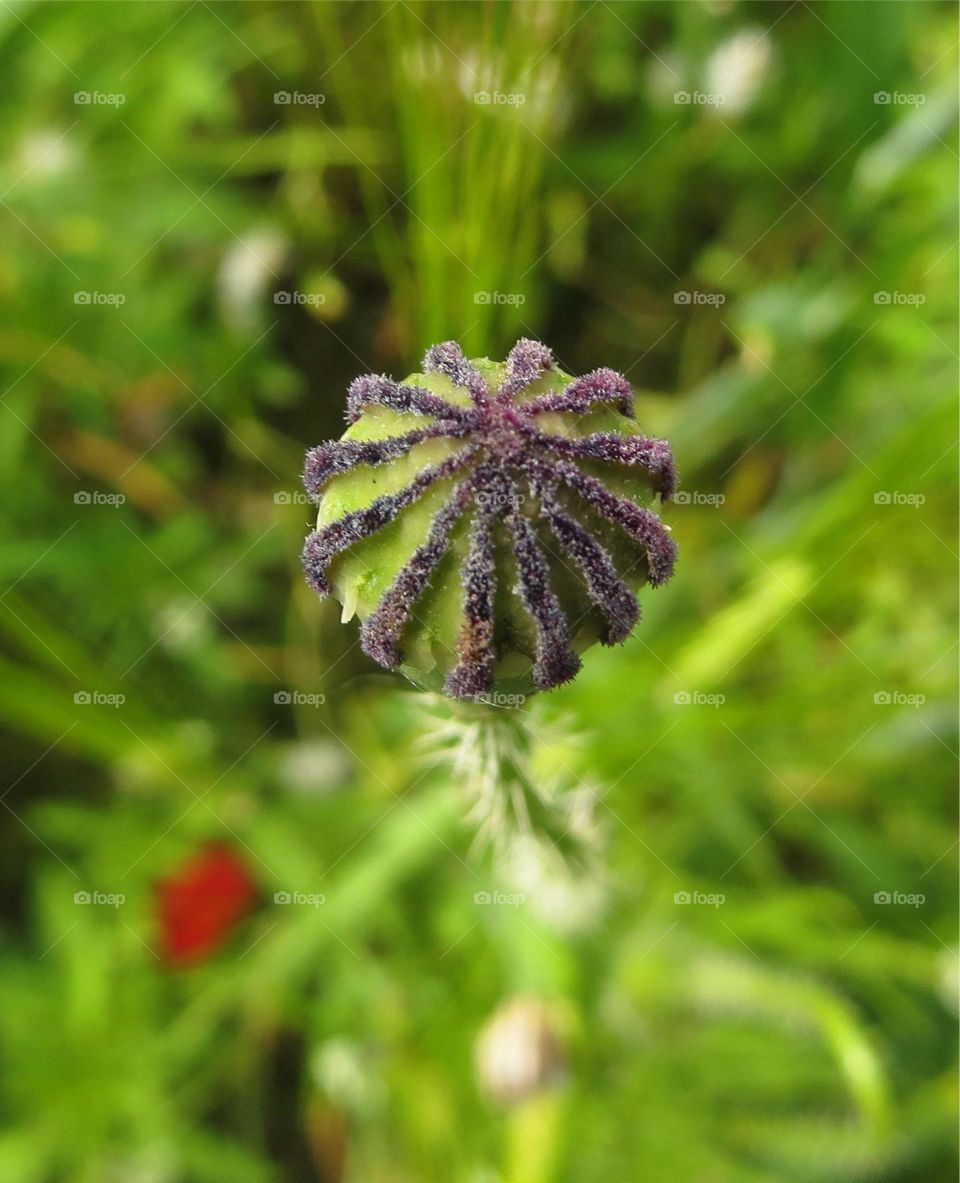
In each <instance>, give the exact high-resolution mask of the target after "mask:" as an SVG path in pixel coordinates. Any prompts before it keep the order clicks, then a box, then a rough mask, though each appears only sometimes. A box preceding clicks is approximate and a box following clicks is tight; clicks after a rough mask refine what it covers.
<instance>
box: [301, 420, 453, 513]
mask: <svg viewBox="0 0 960 1183" xmlns="http://www.w3.org/2000/svg"><path fill="white" fill-rule="evenodd" d="M469 431H470V426H469V424H467V423H463V422H460V423H435V424H432V425H431V426H430V427H421V428H418V429H417V430H416V431H410V432H407V434H406V435H395V436H388V437H386V438H385V439H382V440H334V441H333V442H331V443H329V444H320V445H319V446H318V447H316V448H311V450H310V451H309V452H308V453H307V460H306V464H305V466H304V470H303V484H304V488H305V489H306V490H307V492H308V493H309V494H310V496H311V497H317V496H318V495H319V493H320V489H321V488H322V486H323V485H324V484H325V483H326V482H327V481H328V480H329V479H330V477H332V476H334V475H335V474H336V473H338V472H347V471H348V470H349V469H351V468H354V467H355V466H356V465H358V464H370V465H378V464H386V463H388V462H389V461H390V460H395V459H396V458H397V457H398V456H404V455H406V453H407V452H409V451H410V449H411V448H413V447H416V445H417V444H422V443H424V442H425V441H426V440H431V439H438V438H443V439H459V438H462V437H463V436H465V435H467V434H468V433H469Z"/></svg>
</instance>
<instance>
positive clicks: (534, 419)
mask: <svg viewBox="0 0 960 1183" xmlns="http://www.w3.org/2000/svg"><path fill="white" fill-rule="evenodd" d="M633 415H634V408H633V393H632V390H631V388H630V385H629V383H628V382H627V381H626V379H625V378H624V377H623V376H622V375H621V374H618V373H616V372H615V371H613V370H609V369H597V370H594V371H592V372H591V373H589V374H586V375H584V376H583V377H581V378H572V377H571V376H570V375H568V374H565V373H564V372H563V371H562V370H560V369H559V368H558V367H557V364H556V361H555V360H554V357H553V354H552V353H551V351H550V350H549V349H548V348H547V347H546V346H545V345H542V344H541V343H540V342H538V341H533V340H530V339H527V338H524V339H523V340H520V341H518V342H517V344H516V345H515V346H514V347H513V349H512V350H511V351H510V353H509V355H508V357H507V360H506V362H505V363H494V362H490V361H488V360H487V359H477V360H474V361H470V360H468V359H467V358H466V357H465V356H464V354H463V352H462V350H461V349H460V347H459V345H457V343H456V342H454V341H446V342H443V343H442V344H439V345H435V346H433V347H432V348H431V349H430V350H428V352H427V354H426V357H425V359H424V372H423V373H422V374H417V375H413V376H412V377H411V378H410V379H408V380H406V381H404V382H395V381H394V380H392V379H391V378H388V377H386V376H384V375H376V374H371V375H366V376H363V377H360V378H357V379H355V381H354V382H353V383H351V386H350V390H349V394H348V400H347V421H348V423H349V424H350V426H349V427H348V429H347V432H346V434H345V436H344V437H343V438H342V439H341V440H338V441H333V442H329V443H324V444H321V445H319V446H318V447H316V448H313V449H311V451H310V452H308V453H307V459H306V464H305V468H304V485H305V487H306V489H307V491H308V493H309V494H310V496H311V497H312V498H314V499H315V500H316V501H317V502H318V504H319V515H318V521H317V528H316V529H315V530H314V531H313V532H312V533H311V534H310V535H309V537H308V538H307V541H306V545H305V547H304V552H303V564H304V570H305V572H306V575H307V580H308V582H309V583H310V585H311V586H312V587H313V588H314V589H315V590H316V591H317V592H318V593H319V594H320V595H322V596H326V595H329V594H331V593H332V594H335V595H336V596H337V598H338V599H340V600H341V602H342V603H343V604H344V605H345V618H346V617H347V616H349V615H352V614H353V613H354V612H356V613H357V614H358V615H359V616H360V618H361V620H362V621H363V627H362V632H361V640H362V644H363V649H364V651H365V652H366V653H367V654H368V655H369V656H370V657H372V658H373V659H374V660H375V661H376V662H378V663H379V664H380V665H382V666H384V667H385V668H388V669H396V668H401V669H402V670H403V671H404V673H406V674H407V675H408V676H409V677H411V679H412V680H414V681H415V682H417V683H418V684H420V685H423V686H425V687H426V688H429V689H434V690H441V691H443V692H444V693H446V694H448V695H449V696H451V697H453V698H458V699H479V700H483V699H484V698H485V697H486V696H489V695H490V694H491V693H496V692H498V690H501V689H509V690H514V691H519V692H522V693H527V692H530V691H532V690H547V689H551V688H552V687H555V686H559V685H561V684H562V683H564V682H567V681H569V680H570V679H571V678H573V677H574V676H575V675H576V674H577V672H578V670H579V669H580V665H581V660H580V654H581V653H582V651H583V650H584V649H585V648H587V646H588V645H590V644H592V643H593V642H594V641H599V642H600V643H602V644H605V645H613V644H618V643H620V642H622V641H624V640H626V638H627V637H628V636H629V634H630V632H631V630H632V628H633V627H634V625H635V624H636V622H637V620H638V619H639V616H640V611H639V606H638V603H637V599H636V591H637V589H638V588H639V587H640V586H642V585H643V584H644V583H650V584H651V585H653V586H657V585H659V584H662V583H664V582H665V581H666V580H667V579H668V578H669V577H670V574H671V573H672V570H673V565H674V562H675V559H676V546H675V544H674V542H673V540H672V539H671V537H670V534H669V532H668V530H667V528H666V527H665V526H664V525H663V523H662V522H661V521H660V518H659V517H658V515H657V513H656V512H655V511H654V509H653V508H651V504H656V503H657V502H658V501H661V502H662V501H667V500H669V499H670V497H671V496H672V495H673V494H674V492H675V491H676V488H677V475H676V469H675V466H674V461H673V454H672V452H671V449H670V446H669V444H667V443H666V442H665V441H664V440H658V439H650V438H648V437H647V436H644V435H642V434H641V433H640V431H639V429H638V428H637V426H636V423H635V420H634V418H633ZM640 502H646V504H641V503H640ZM457 572H458V573H459V575H457V574H456V573H457Z"/></svg>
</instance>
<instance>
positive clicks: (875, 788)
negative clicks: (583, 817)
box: [0, 0, 957, 1183]
mask: <svg viewBox="0 0 960 1183" xmlns="http://www.w3.org/2000/svg"><path fill="white" fill-rule="evenodd" d="M0 36H2V41H3V53H4V65H5V83H6V85H5V86H4V88H3V93H2V98H0V105H2V116H3V117H2V133H0V135H2V141H3V184H2V193H0V222H2V224H3V229H4V233H3V239H2V246H0V291H2V294H3V299H4V304H5V307H6V312H5V316H4V319H3V326H2V327H0V369H2V389H3V395H2V406H0V424H2V432H0V461H2V462H0V482H2V484H3V501H4V524H5V537H4V543H3V547H2V549H0V562H2V571H0V586H2V589H3V591H2V595H0V609H2V611H0V721H2V725H3V729H4V739H3V751H4V754H5V765H6V768H5V773H4V782H3V786H2V797H0V801H2V805H3V807H4V808H3V810H2V812H0V816H2V818H3V825H2V828H0V883H2V889H3V890H2V904H0V907H2V929H0V1114H2V1119H3V1120H2V1132H0V1178H2V1180H3V1181H4V1183H48V1181H49V1183H52V1181H57V1183H59V1181H67V1183H114V1181H117V1183H181V1181H182V1183H187V1181H189V1183H208V1181H209V1183H220V1181H224V1183H248V1181H249V1183H260V1181H271V1183H273V1181H276V1183H308V1181H320V1183H331V1181H337V1180H341V1179H343V1180H347V1181H359V1180H362V1181H363V1183H424V1181H427V1180H437V1181H442V1183H593V1181H601V1180H602V1181H607V1180H631V1181H634V1180H636V1181H638V1183H642V1181H646V1180H650V1181H654V1180H656V1181H659V1180H662V1179H677V1180H683V1181H685V1183H686V1181H689V1183H783V1181H784V1180H796V1181H798V1183H814V1181H824V1180H852V1179H863V1180H875V1179H876V1180H879V1179H881V1178H882V1179H884V1180H886V1181H888V1183H890V1181H894V1180H896V1181H904V1183H905V1181H911V1183H913V1181H916V1183H920V1181H921V1180H922V1181H924V1183H928V1181H932V1180H947V1179H952V1178H955V1176H956V1165H955V1109H956V1087H955V1086H956V1078H955V1075H954V1054H953V1051H954V1046H955V1033H954V1022H955V1017H956V1004H957V981H956V965H955V944H956V895H957V893H956V879H955V867H956V863H955V847H956V840H955V833H956V830H955V814H954V784H955V773H956V759H955V754H954V749H955V744H956V738H955V734H954V722H955V701H956V699H955V680H954V670H955V665H956V651H955V650H956V618H955V612H954V608H955V602H954V584H955V578H954V576H955V570H956V554H955V551H954V547H955V545H956V542H955V539H956V502H955V481H954V473H955V470H956V460H957V454H956V441H957V431H956V411H955V375H956V353H955V351H954V345H955V323H956V301H955V297H956V289H957V256H956V252H955V249H954V247H955V226H956V196H957V188H956V151H955V149H956V130H955V122H956V94H955V81H954V79H955V73H956V65H957V62H956V57H957V53H956V42H957V22H956V12H955V9H954V7H953V6H952V5H949V4H946V3H943V4H941V3H932V2H926V0H921V2H909V0H902V2H901V0H892V2H889V3H856V2H849V3H846V2H837V3H823V2H820V0H810V2H804V0H800V2H797V3H788V2H782V3H781V2H776V3H774V2H757V3H742V2H741V3H736V2H734V0H712V2H710V0H704V2H699V0H688V2H684V3H659V2H651V3H612V2H611V3H605V2H600V3H579V2H577V3H551V2H546V0H545V2H531V3H502V2H501V3H493V2H483V3H447V4H442V3H422V2H420V0H396V2H389V0H388V2H386V3H383V4H381V3H352V2H347V0H343V2H338V3H315V4H312V3H285V2H273V0H267V2H263V3H244V4H241V3H205V2H204V0H200V2H198V3H187V2H181V0H174V2H170V3H167V2H159V3H143V2H120V3H51V4H47V3H41V4H21V3H17V2H9V3H6V4H4V6H3V8H2V10H0ZM284 96H286V97H284ZM484 96H486V101H485V100H484ZM518 96H519V97H518ZM520 297H522V299H520ZM519 335H533V336H538V337H540V338H541V339H543V340H545V341H547V342H548V343H549V344H550V345H551V346H552V347H553V348H554V350H555V352H556V354H557V356H558V358H559V360H560V362H561V364H562V365H563V367H564V368H565V369H567V370H568V371H570V372H573V373H580V372H583V371H586V370H588V369H592V368H594V367H595V366H597V365H608V366H613V367H615V368H618V369H620V370H622V371H624V372H625V373H626V374H627V376H628V377H629V378H630V380H631V381H632V382H633V383H634V385H635V386H636V388H637V392H638V416H639V418H640V421H641V423H643V425H644V426H645V427H646V429H647V430H648V431H649V432H650V433H651V434H659V435H664V436H666V437H667V438H669V439H670V440H671V442H672V443H673V445H674V449H675V452H676V455H677V459H678V464H679V467H680V472H681V477H682V480H683V490H684V496H683V497H681V499H680V502H679V504H677V505H676V506H674V507H673V508H672V509H670V510H669V511H668V514H667V520H668V521H669V522H670V523H671V525H672V527H673V530H674V534H675V537H676V538H677V540H678V543H679V546H680V551H681V563H680V566H679V568H678V573H677V575H676V576H675V578H674V580H673V582H672V583H671V584H670V585H669V586H668V587H667V588H665V589H662V590H660V591H658V592H657V593H655V594H652V595H650V594H648V595H646V596H645V597H644V616H645V619H644V621H643V622H642V623H641V625H640V627H639V628H638V630H637V632H636V634H635V636H634V637H633V639H632V640H631V641H630V642H628V643H627V644H626V645H625V646H623V647H622V648H618V649H613V650H603V651H598V652H593V653H591V654H590V655H589V657H588V660H587V662H586V666H585V670H584V672H583V674H582V675H581V677H580V678H579V679H578V680H577V681H576V682H575V683H573V684H572V685H570V686H568V687H566V688H564V689H563V690H561V691H558V692H556V693H554V694H551V695H549V696H548V697H546V698H545V699H544V700H543V701H542V702H540V703H537V704H527V706H526V707H525V708H524V710H525V712H527V711H528V712H529V713H528V714H527V713H524V714H523V715H522V716H521V719H522V721H523V726H524V727H527V728H529V731H530V734H531V735H532V737H533V741H534V743H535V745H536V758H537V760H539V761H540V762H541V766H542V767H543V768H544V769H547V770H549V769H551V768H553V769H557V768H562V769H564V770H565V774H566V775H571V776H573V777H574V778H575V779H587V780H589V781H590V782H591V783H593V784H595V785H597V786H599V792H600V795H601V800H600V803H599V805H598V810H599V815H600V819H601V820H602V822H603V823H604V825H603V829H604V843H605V845H604V850H603V854H602V858H601V861H600V865H602V866H603V867H605V868H606V870H605V872H604V873H603V874H600V873H599V872H597V874H596V877H595V881H594V882H592V883H589V884H586V883H585V884H581V886H580V888H578V893H580V894H578V898H577V899H576V900H575V901H572V900H570V899H567V900H566V901H564V900H563V899H561V902H560V905H559V906H553V907H548V906H546V904H547V903H548V902H549V901H548V900H547V899H546V895H547V892H546V888H545V887H544V890H543V893H541V895H542V898H541V895H538V888H537V884H536V883H534V884H533V886H532V887H531V886H530V885H525V886H524V889H523V891H522V893H519V892H518V889H517V885H516V884H513V883H510V882H507V881H504V880H503V879H502V877H501V878H498V876H497V872H496V871H495V870H494V869H493V867H492V865H491V863H490V862H489V859H488V856H486V855H483V854H482V853H477V852H471V850H470V847H471V832H470V829H469V827H468V826H465V825H464V823H463V813H464V806H463V801H462V799H461V797H460V796H459V786H458V784H457V782H456V777H455V776H453V775H451V772H450V769H449V766H447V765H445V764H443V763H440V764H439V765H438V764H435V763H433V762H431V761H424V759H423V758H422V756H420V755H418V747H417V741H418V736H420V735H421V734H422V733H423V730H424V728H425V726H426V719H427V713H428V709H427V706H426V705H425V704H424V702H423V701H422V700H421V698H420V697H419V696H417V695H416V694H413V693H411V692H409V691H408V690H407V689H405V688H404V687H403V686H402V685H400V683H399V682H396V681H394V680H392V679H390V678H386V677H384V676H382V675H379V674H375V673H374V667H372V665H371V663H370V662H369V661H368V660H367V659H366V658H364V657H363V656H362V654H361V653H360V650H359V647H358V646H357V644H356V633H355V627H354V626H352V625H351V626H347V627H341V626H340V625H339V624H338V620H337V608H336V606H335V605H329V604H327V605H320V604H318V602H317V601H316V599H315V597H314V596H313V595H312V593H311V592H310V591H309V590H308V589H307V588H306V587H305V586H304V585H303V584H302V580H301V576H300V571H299V564H298V553H299V548H300V545H301V542H302V538H303V535H304V534H305V533H306V531H307V529H308V526H309V506H307V505H306V504H305V502H304V499H303V498H302V496H301V495H300V493H299V483H298V474H299V469H300V465H301V460H302V454H303V451H304V448H305V447H306V446H308V445H312V444H314V443H316V442H318V441H319V440H321V439H323V438H327V437H330V436H333V435H337V434H339V432H340V430H341V424H342V410H343V402H344V393H345V390H346V386H347V383H348V382H349V380H350V379H351V378H352V377H354V376H355V375H356V374H358V373H362V372H367V371H371V370H373V371H382V370H386V371H388V372H391V373H393V374H395V375H396V376H397V377H400V376H402V375H404V374H406V373H408V372H409V371H411V370H414V369H416V368H417V366H418V364H419V357H420V355H421V353H422V350H423V348H424V347H425V346H426V345H428V344H430V343H431V342H432V341H435V340H439V339H444V338H449V337H455V338H457V339H459V340H460V341H461V342H462V343H463V344H464V346H465V348H467V350H468V352H470V353H472V354H474V355H483V354H486V355H489V356H491V357H502V356H503V355H504V354H505V352H506V350H507V349H508V348H509V347H510V345H511V344H512V343H513V341H514V340H515V339H516V337H517V336H519ZM311 695H312V696H314V697H313V699H311V698H310V697H309V696H311ZM111 696H112V697H111ZM118 696H119V697H118ZM278 696H279V697H278ZM285 697H286V701H285ZM121 699H122V701H121ZM321 699H322V701H321ZM685 700H686V701H685ZM429 709H430V711H440V710H442V708H439V707H436V706H431V707H430V708H429ZM546 774H547V773H546V772H545V773H544V775H546ZM211 841H216V842H218V843H221V844H226V845H227V846H228V847H229V848H230V849H231V850H232V851H233V852H234V853H235V855H236V856H237V857H238V858H239V859H242V860H243V861H244V863H245V864H246V866H247V868H248V872H249V875H250V876H251V877H252V879H253V880H255V882H256V890H257V895H258V900H257V905H256V907H255V908H254V909H252V911H250V912H249V913H248V914H246V915H245V916H244V917H243V918H242V919H240V920H238V921H237V923H236V924H235V925H232V926H229V931H225V932H224V940H223V944H222V947H220V948H217V949H213V950H211V952H210V954H209V956H207V957H205V958H203V959H202V960H201V961H200V963H198V964H197V965H195V966H193V967H192V968H188V969H178V968H176V967H175V966H174V965H171V964H170V960H169V958H168V957H166V956H165V955H164V951H163V945H162V939H163V933H162V931H161V927H160V925H161V918H160V916H159V914H158V904H157V891H158V887H157V884H158V882H160V881H161V880H164V878H165V877H169V876H171V875H175V874H176V873H177V868H179V867H182V866H183V864H184V860H188V859H190V858H194V857H196V855H197V852H198V851H202V850H203V849H204V848H205V844H207V843H209V842H211ZM83 892H86V893H88V895H89V896H90V897H91V898H92V900H93V902H90V903H86V904H84V903H77V902H75V900H76V899H77V898H80V899H82V898H84V897H83V896H82V895H81V896H80V897H77V893H83ZM483 892H487V893H495V892H501V893H504V894H505V895H508V896H509V895H517V894H524V895H525V897H526V898H525V901H524V902H523V903H522V904H519V905H517V904H516V902H514V905H513V906H511V905H509V904H501V905H499V906H498V905H497V904H496V903H490V904H483V903H482V902H477V893H483ZM93 893H100V894H99V895H94V894H93ZM275 893H288V894H289V895H293V894H294V893H304V895H306V894H313V895H320V894H322V895H323V896H324V903H323V904H322V905H320V904H318V905H316V906H310V905H308V904H301V905H297V904H296V903H291V904H287V905H284V904H282V903H277V902H275V898H276V897H275ZM118 895H120V896H122V897H123V902H122V903H119V904H116V901H115V906H112V905H111V904H108V903H103V902H102V903H97V902H96V901H97V900H103V899H104V898H105V897H106V896H113V897H116V896H118ZM283 898H284V897H283V896H282V895H281V896H280V899H283ZM479 898H480V899H483V898H484V897H483V896H482V895H481V896H480V897H479ZM496 898H502V897H499V896H496V897H494V899H496ZM551 898H552V897H551ZM685 901H689V902H685ZM554 902H555V901H554ZM574 904H576V905H577V906H576V907H575V906H574ZM517 998H521V999H527V1000H528V1002H527V1003H521V1004H520V1006H521V1010H520V1012H519V1013H520V1014H521V1020H520V1021H519V1023H518V1025H517V1024H515V1026H514V1027H512V1028H510V1029H509V1032H508V1036H507V1043H508V1045H510V1046H512V1047H514V1050H516V1045H522V1044H523V1040H524V1039H525V1038H527V1037H528V1033H526V1032H527V1027H529V1028H530V1030H531V1031H533V1033H534V1035H535V1036H536V1038H535V1039H534V1045H533V1051H532V1052H531V1056H532V1061H533V1063H534V1068H535V1069H538V1070H539V1067H540V1061H550V1063H548V1064H545V1066H544V1072H542V1073H540V1075H545V1074H546V1071H545V1069H546V1068H547V1067H550V1066H551V1065H552V1066H553V1067H554V1068H560V1067H561V1066H563V1065H565V1071H563V1072H562V1073H560V1075H562V1077H563V1079H562V1080H561V1081H560V1082H559V1083H553V1084H550V1085H549V1086H547V1087H544V1088H543V1089H542V1090H538V1089H536V1088H534V1087H533V1084H535V1083H536V1081H535V1080H534V1081H532V1083H531V1088H530V1089H529V1090H527V1091H529V1092H530V1095H529V1096H528V1097H526V1098H525V1099H522V1100H515V1102H514V1103H513V1104H510V1105H506V1106H503V1105H498V1104H497V1103H496V1101H495V1100H491V1099H489V1097H488V1096H487V1095H486V1093H488V1092H489V1091H490V1090H491V1089H493V1091H494V1092H496V1091H497V1089H496V1082H495V1081H493V1082H491V1080H490V1079H489V1078H490V1075H491V1072H493V1069H492V1068H491V1066H490V1064H489V1063H486V1062H485V1061H484V1060H483V1057H482V1056H481V1062H480V1064H479V1066H476V1065H475V1046H476V1043H477V1039H478V1036H479V1035H480V1032H481V1031H482V1029H483V1028H484V1027H485V1025H486V1024H487V1023H488V1022H489V1020H490V1018H491V1016H492V1015H494V1014H495V1013H496V1012H497V1010H498V1008H500V1007H502V1006H503V1005H504V1004H506V1003H508V1002H509V1000H511V999H517ZM532 1000H537V1001H536V1002H534V1001H532ZM524 1005H526V1006H527V1011H523V1006H524ZM538 1007H539V1008H540V1009H539V1010H538V1009H537V1008H538ZM524 1014H527V1016H528V1018H529V1016H530V1015H539V1018H538V1019H537V1020H536V1021H535V1022H534V1021H532V1020H531V1021H530V1022H528V1023H527V1027H524V1022H525V1020H523V1018H522V1016H523V1015H524ZM538 1024H539V1026H538ZM544 1027H545V1028H546V1031H547V1034H546V1035H545V1034H544V1032H543V1030H541V1028H544ZM538 1031H539V1035H538V1034H537V1032H538ZM538 1040H539V1042H537V1041H538ZM538 1049H539V1050H538ZM509 1050H510V1047H509V1046H508V1048H507V1051H509ZM521 1050H522V1048H521ZM547 1053H549V1054H547ZM538 1057H539V1059H538ZM494 1075H495V1073H494ZM533 1075H534V1077H537V1076H538V1072H537V1071H535V1072H534V1073H533ZM554 1075H556V1073H554ZM485 1089H486V1092H485Z"/></svg>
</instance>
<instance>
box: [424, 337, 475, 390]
mask: <svg viewBox="0 0 960 1183" xmlns="http://www.w3.org/2000/svg"><path fill="white" fill-rule="evenodd" d="M423 368H424V370H425V371H426V372H427V373H428V374H444V375H446V377H448V378H449V379H450V381H451V382H453V383H454V384H455V385H457V386H462V387H463V388H464V389H465V390H468V391H469V392H470V397H471V398H472V399H473V401H474V402H475V403H476V404H477V406H484V405H485V404H486V403H487V401H488V398H489V393H490V392H489V391H488V390H487V384H486V382H484V380H483V377H482V375H481V374H480V372H479V370H477V369H476V368H475V367H474V366H472V365H471V364H470V362H469V361H467V359H466V358H465V357H464V355H463V350H462V349H461V348H460V346H459V345H458V344H457V343H456V341H443V342H441V343H440V344H439V345H433V346H431V348H430V349H428V350H427V353H426V356H425V357H424V359H423Z"/></svg>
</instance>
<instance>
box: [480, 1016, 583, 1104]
mask: <svg viewBox="0 0 960 1183" xmlns="http://www.w3.org/2000/svg"><path fill="white" fill-rule="evenodd" d="M476 1065H477V1080H478V1083H479V1085H480V1088H481V1090H482V1091H483V1092H484V1093H485V1094H486V1095H487V1096H488V1097H490V1098H491V1099H492V1100H494V1101H496V1102H497V1104H499V1105H503V1106H512V1105H519V1104H520V1103H521V1102H523V1101H526V1100H527V1099H528V1098H530V1097H532V1096H535V1095H536V1094H537V1093H539V1092H542V1091H543V1090H544V1089H545V1088H549V1087H550V1086H551V1085H555V1084H557V1083H559V1082H560V1081H561V1080H562V1079H563V1077H564V1075H565V1074H566V1055H565V1053H564V1049H563V1042H562V1039H561V1034H560V1024H559V1023H558V1021H557V1016H556V1015H555V1014H554V1013H553V1011H552V1010H551V1009H550V1007H549V1006H547V1004H546V1003H544V1002H542V1001H541V1000H540V999H538V998H525V997H517V998H512V999H510V1000H509V1001H508V1002H506V1003H504V1005H503V1006H501V1007H500V1009H499V1010H497V1011H496V1012H495V1014H494V1015H493V1017H492V1018H491V1019H490V1020H489V1022H488V1023H487V1025H486V1026H485V1027H484V1028H483V1030H482V1031H481V1032H480V1035H479V1037H478V1039H477V1046H476Z"/></svg>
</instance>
